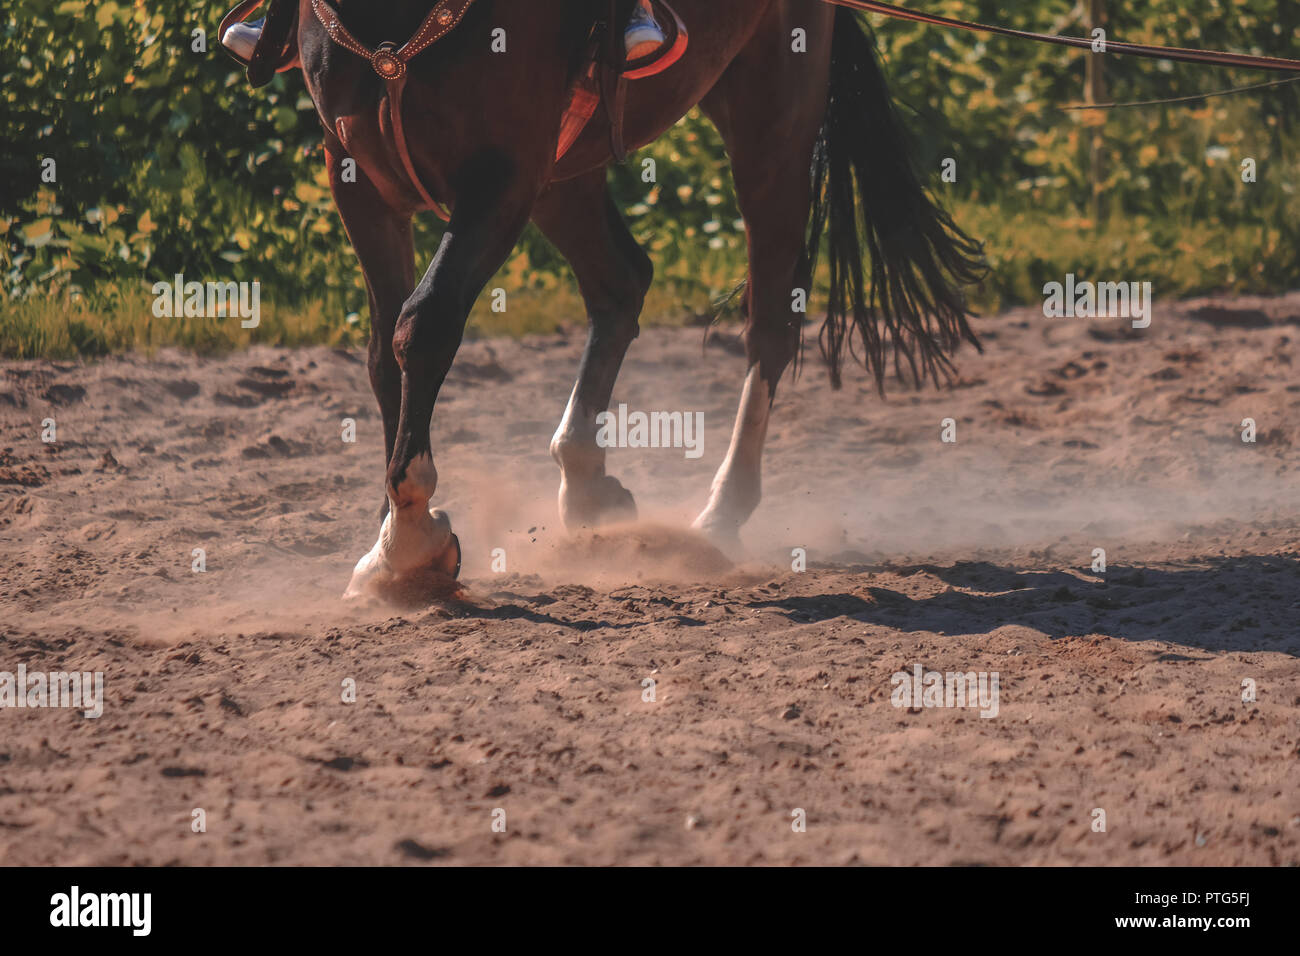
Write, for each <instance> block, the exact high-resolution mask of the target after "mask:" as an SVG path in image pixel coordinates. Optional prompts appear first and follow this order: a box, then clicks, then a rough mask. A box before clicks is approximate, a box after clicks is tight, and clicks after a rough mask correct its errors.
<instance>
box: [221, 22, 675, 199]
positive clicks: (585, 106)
mask: <svg viewBox="0 0 1300 956" xmlns="http://www.w3.org/2000/svg"><path fill="white" fill-rule="evenodd" d="M265 2H266V0H243V2H242V3H240V4H239V6H237V7H235V9H234V10H232V11H230V13H228V14H226V16H225V18H224V19H223V20H222V21H221V26H220V28H219V30H220V32H219V33H218V36H225V33H226V30H227V29H228V28H229V27H231V26H233V25H234V24H235V23H238V22H240V21H242V20H245V19H247V18H248V16H249V15H250V14H251V13H252V12H253V11H254V10H256V9H257V8H258V7H260V6H262V4H263V3H265ZM624 3H625V0H609V12H608V15H607V16H606V17H603V18H602V19H600V20H598V21H597V22H596V24H595V25H594V26H593V27H592V29H591V34H590V36H589V38H588V41H587V50H586V54H585V56H584V59H583V66H582V68H581V69H580V70H579V71H578V74H577V76H576V77H575V78H574V80H573V83H572V85H571V87H570V90H569V102H568V107H567V108H566V110H565V112H564V117H563V119H562V120H561V122H560V134H559V141H558V144H557V147H556V156H555V159H556V162H559V161H560V160H561V159H562V158H564V156H565V155H566V154H567V153H568V152H569V150H570V149H571V148H572V147H573V145H574V144H575V143H576V142H577V141H578V138H579V137H580V136H581V135H582V133H583V131H584V130H585V129H586V128H587V126H588V125H589V124H590V123H591V120H592V117H594V116H595V115H596V110H597V109H598V108H599V107H600V105H601V104H602V103H603V104H604V106H605V111H606V114H607V116H608V118H609V126H610V153H611V154H612V156H613V158H614V160H615V161H616V162H622V161H623V160H624V158H625V157H626V155H627V150H626V146H625V144H624V140H623V112H624V103H625V100H626V93H627V81H628V80H637V79H644V78H646V77H649V76H654V75H655V74H657V73H661V72H663V71H664V70H666V69H668V67H670V66H672V65H673V64H674V63H676V62H677V61H678V60H680V59H681V58H682V56H683V54H685V52H686V49H687V46H688V45H689V43H690V38H689V36H688V34H687V31H686V26H685V24H684V23H683V22H682V19H681V17H679V16H678V15H677V11H675V10H674V9H673V8H672V7H671V6H669V5H668V2H667V0H651V3H652V4H653V5H654V7H655V8H656V10H655V12H656V17H657V18H658V20H659V22H660V24H661V25H664V26H665V30H664V33H665V37H666V40H665V42H664V44H663V45H662V46H661V47H660V49H659V50H657V51H656V52H654V53H652V54H650V55H649V56H646V57H642V58H640V59H638V60H634V61H632V62H628V61H627V57H626V53H625V51H624V47H623V43H622V42H621V39H622V37H621V33H620V30H619V26H620V23H621V20H622V17H621V16H620V10H621V7H622V6H623V4H624ZM473 4H474V0H438V2H437V3H436V4H435V5H434V7H433V9H432V10H431V11H429V15H428V16H427V17H425V19H424V22H423V23H421V24H420V27H419V29H418V30H416V32H415V35H414V36H412V37H411V39H409V40H408V41H407V42H406V43H405V44H403V45H402V46H400V47H399V46H397V45H396V44H394V43H391V42H387V43H381V44H380V45H379V46H378V47H376V48H375V49H371V48H370V47H367V46H366V45H365V44H363V43H361V42H360V41H359V40H357V39H356V37H354V36H353V35H352V34H351V33H349V32H348V30H347V28H346V27H345V26H344V25H343V22H342V20H340V19H339V15H338V13H337V12H336V11H335V10H334V8H333V7H332V6H331V5H330V4H329V3H328V2H327V0H311V9H312V12H313V13H314V14H315V15H316V19H317V20H319V21H320V24H321V26H323V27H324V28H325V32H326V33H327V34H329V37H330V39H331V40H333V41H334V42H335V43H337V44H338V45H339V46H341V47H343V49H345V50H347V51H349V52H350V53H354V54H356V55H357V56H359V57H361V58H362V59H363V60H366V61H367V62H369V63H370V65H371V67H372V68H373V69H374V71H375V72H376V73H377V74H379V76H380V77H381V78H382V79H383V80H384V84H385V86H386V88H387V92H388V110H389V113H390V115H391V118H392V130H393V139H394V145H395V146H396V148H397V153H398V155H399V157H400V158H401V160H402V166H403V168H404V169H405V170H406V175H407V178H408V179H409V180H410V184H411V186H412V187H413V188H414V189H415V191H416V193H418V194H419V196H420V199H421V200H422V201H423V203H424V205H425V207H426V208H429V209H432V210H434V212H436V213H437V214H438V215H439V216H441V217H442V218H443V219H444V220H449V219H450V218H451V217H450V215H449V213H448V212H447V210H446V209H444V208H443V206H442V204H441V203H439V202H438V201H437V200H436V199H434V198H433V197H432V196H430V195H429V193H428V192H427V191H426V190H425V188H424V185H423V184H422V183H421V182H420V178H419V176H418V175H416V172H415V166H414V164H413V163H412V162H411V154H410V151H409V149H408V148H407V145H406V132H405V129H404V127H403V124H402V92H403V90H404V88H405V85H406V72H407V64H408V63H409V62H410V61H411V60H412V59H414V58H415V57H416V56H418V55H419V54H421V53H423V52H424V51H425V50H427V49H428V48H429V47H431V46H433V44H435V43H437V42H438V41H439V40H441V39H442V38H443V37H445V36H446V35H447V34H449V33H450V32H451V31H452V30H454V29H455V28H456V27H457V26H458V25H459V24H460V22H461V21H462V20H463V19H464V18H465V15H466V14H467V13H468V12H469V8H470V7H471V6H473ZM297 25H298V5H297V4H296V3H292V2H285V0H270V10H269V11H268V13H267V15H266V23H265V25H264V26H263V28H262V34H261V37H260V38H259V40H258V43H257V46H256V48H255V49H254V50H253V55H252V57H251V58H250V59H249V61H248V62H247V63H245V64H244V65H245V66H246V67H247V71H248V80H249V82H250V83H251V84H252V85H253V86H255V87H257V86H263V85H265V84H266V83H269V82H270V81H271V78H272V77H273V76H274V75H275V74H276V73H277V72H280V71H282V70H286V69H290V68H291V67H293V66H295V65H296V64H297V60H298V49H297V47H298V44H297V35H298V31H297ZM227 52H229V51H227ZM231 55H232V56H233V55H234V54H231ZM235 59H237V60H239V58H238V57H235ZM240 62H243V61H242V60H240Z"/></svg>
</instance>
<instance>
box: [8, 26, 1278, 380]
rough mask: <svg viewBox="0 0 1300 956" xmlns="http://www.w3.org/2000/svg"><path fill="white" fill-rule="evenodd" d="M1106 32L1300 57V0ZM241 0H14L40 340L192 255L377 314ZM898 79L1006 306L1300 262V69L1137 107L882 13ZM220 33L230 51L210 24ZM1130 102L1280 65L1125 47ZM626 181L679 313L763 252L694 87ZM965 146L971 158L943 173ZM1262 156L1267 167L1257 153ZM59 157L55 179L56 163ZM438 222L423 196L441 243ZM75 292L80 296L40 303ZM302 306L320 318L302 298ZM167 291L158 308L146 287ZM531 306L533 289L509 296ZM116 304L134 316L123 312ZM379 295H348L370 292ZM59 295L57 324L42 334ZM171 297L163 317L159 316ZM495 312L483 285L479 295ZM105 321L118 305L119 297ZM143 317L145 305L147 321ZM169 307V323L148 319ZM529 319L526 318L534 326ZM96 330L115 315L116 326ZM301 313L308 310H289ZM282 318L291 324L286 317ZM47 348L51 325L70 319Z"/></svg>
mask: <svg viewBox="0 0 1300 956" xmlns="http://www.w3.org/2000/svg"><path fill="white" fill-rule="evenodd" d="M1110 6H1111V11H1110V15H1111V18H1112V19H1111V22H1110V23H1109V28H1108V32H1109V36H1110V38H1111V39H1125V40H1137V41H1146V42H1154V43H1163V44H1169V45H1181V46H1201V47H1217V48H1227V49H1234V50H1243V51H1258V52H1261V53H1272V54H1277V55H1286V54H1287V53H1289V52H1292V50H1293V48H1294V45H1295V40H1296V38H1297V34H1298V32H1300V31H1298V29H1297V25H1298V22H1300V21H1298V19H1297V18H1298V17H1300V4H1294V3H1289V2H1273V0H1144V2H1143V3H1142V4H1119V3H1117V2H1114V0H1112V2H1111V4H1110ZM925 7H926V9H930V10H933V11H935V12H939V13H944V14H948V15H952V16H959V17H963V18H972V19H980V20H985V21H988V22H997V23H1004V24H1007V25H1009V26H1016V27H1021V28H1024V29H1035V30H1060V31H1061V32H1066V33H1074V34H1076V35H1082V34H1086V32H1087V31H1086V29H1085V28H1084V26H1083V25H1082V24H1079V23H1077V22H1075V21H1074V20H1072V19H1071V17H1072V15H1074V14H1072V11H1076V5H1075V3H1074V0H1036V2H1032V3H1022V4H1005V3H1002V2H1000V0H929V2H927V3H925ZM223 13H224V4H217V5H215V6H214V5H212V4H209V3H201V2H199V0H154V2H151V3H149V4H143V3H139V2H137V3H134V4H128V3H124V2H123V3H117V2H113V0H104V2H96V3H90V2H87V0H9V3H8V4H6V7H5V10H4V13H3V14H0V71H2V72H0V88H2V92H0V117H3V125H4V129H5V132H6V134H7V137H8V142H9V146H8V148H7V149H5V150H4V151H3V152H0V190H3V192H2V193H0V295H3V297H4V298H5V300H6V303H5V306H4V310H5V312H6V313H7V314H6V316H5V317H4V320H3V323H0V350H2V351H3V352H4V353H5V354H15V353H16V352H19V351H21V352H23V353H24V354H26V353H28V352H29V351H30V349H32V348H33V347H34V343H35V342H37V341H47V342H49V343H53V342H54V341H55V340H57V342H58V343H61V344H59V345H58V346H57V347H58V348H59V349H63V350H70V351H72V352H79V353H83V354H96V353H98V352H101V351H103V350H106V349H111V348H117V347H123V346H124V345H126V346H131V347H135V346H139V345H147V344H149V343H158V342H162V341H167V340H168V339H177V338H179V339H180V340H182V341H187V342H188V343H189V344H195V345H199V344H201V343H202V342H203V341H205V333H203V332H201V331H193V332H191V333H183V332H182V331H177V330H169V329H166V328H156V327H153V326H150V328H149V330H148V334H144V333H139V334H134V335H128V334H127V332H126V329H125V328H124V327H123V326H124V325H125V324H129V323H130V322H131V321H136V320H137V319H136V318H135V317H138V316H140V315H142V314H143V313H142V308H141V303H142V302H144V301H146V300H145V299H144V293H145V291H147V289H148V287H149V285H151V284H152V283H153V282H154V281H157V280H159V279H165V280H166V279H170V277H171V276H172V275H173V274H175V273H177V272H183V273H187V274H190V275H195V276H198V275H202V276H219V277H221V278H222V279H223V280H234V281H242V280H252V279H256V278H264V277H265V276H267V275H268V274H273V275H274V276H275V297H274V299H275V306H276V308H278V309H280V310H284V312H285V318H284V320H283V321H282V322H280V323H279V325H278V326H277V325H276V323H268V324H267V327H266V328H265V329H260V330H258V334H257V337H258V338H259V340H284V341H298V340H299V339H300V338H303V337H305V338H307V339H310V338H311V337H312V333H311V331H310V329H309V328H308V327H306V326H304V325H303V322H304V321H307V319H309V318H310V317H312V316H316V317H318V319H317V321H318V322H319V324H320V328H319V329H318V330H317V333H316V338H317V339H318V340H320V341H332V342H340V343H348V342H354V341H361V340H362V339H363V338H364V335H365V319H364V316H365V312H366V308H365V295H364V288H363V286H362V282H361V277H360V271H359V269H358V268H357V266H356V263H355V260H354V258H353V256H352V253H351V250H350V247H349V246H348V244H347V240H346V237H345V235H344V232H343V228H342V225H341V223H340V221H339V218H338V215H337V213H336V212H335V211H334V209H333V205H332V202H331V200H330V196H329V190H328V188H327V184H326V180H325V176H324V171H323V157H322V149H321V143H320V132H319V123H318V120H317V118H316V116H315V112H314V110H313V108H312V105H311V102H310V100H309V98H308V97H307V95H306V93H305V91H304V89H303V86H302V82H301V79H300V77H298V76H297V75H295V74H292V73H290V74H282V75H280V76H278V77H276V79H275V80H274V81H273V82H272V83H271V84H270V85H269V86H267V87H265V88H263V89H261V90H251V89H249V88H248V86H247V84H246V82H245V81H244V77H243V74H242V71H241V70H240V69H239V68H238V66H237V65H236V64H235V63H233V62H232V61H231V60H230V59H228V58H227V57H226V56H225V55H224V54H223V53H222V52H221V51H220V50H219V49H218V48H217V43H216V31H217V23H218V21H219V19H220V16H221V15H222V14H223ZM872 22H873V24H875V26H876V29H877V37H878V42H879V46H880V49H881V52H882V55H883V57H884V59H885V61H886V65H887V69H888V71H889V73H890V74H891V76H892V79H893V82H894V86H895V93H896V96H897V98H898V100H899V102H900V103H901V104H903V109H904V112H905V114H907V116H908V119H909V125H910V126H911V127H912V129H913V130H914V131H915V132H916V135H917V145H918V151H919V156H920V158H921V162H922V164H923V167H924V168H925V169H927V170H931V171H933V172H934V173H935V177H934V180H933V183H934V188H935V190H936V193H938V194H939V195H940V196H941V197H942V198H943V199H944V200H945V202H947V203H948V204H950V205H951V206H952V207H953V208H954V209H955V210H956V212H957V215H958V219H959V221H960V222H961V223H962V224H963V225H964V226H965V227H966V228H967V230H968V231H970V232H971V233H972V234H974V235H976V236H978V237H980V238H982V239H984V240H986V242H987V243H988V249H989V253H990V258H991V261H992V262H993V264H994V266H995V270H994V273H993V275H992V276H991V277H990V280H989V283H988V285H987V287H986V288H985V289H984V290H983V292H982V293H981V299H982V301H983V302H984V303H985V304H998V303H1014V302H1024V301H1031V300H1035V299H1037V298H1038V297H1039V294H1040V293H1039V290H1040V289H1041V286H1042V283H1043V282H1045V281H1048V280H1050V279H1059V278H1060V277H1061V276H1062V275H1063V274H1064V273H1065V272H1067V271H1074V272H1076V273H1079V274H1084V273H1087V272H1090V271H1095V272H1097V273H1102V272H1104V273H1105V274H1108V275H1115V274H1120V275H1132V276H1134V277H1141V278H1144V279H1150V280H1151V281H1152V282H1153V283H1154V284H1155V289H1156V292H1157V294H1159V295H1173V294H1186V293H1193V292H1201V291H1207V290H1213V289H1250V290H1260V291H1270V290H1280V289H1284V288H1286V287H1288V285H1290V284H1294V275H1295V266H1296V249H1297V240H1300V218H1298V217H1297V216H1296V195H1295V189H1296V183H1297V182H1300V175H1297V174H1298V173H1300V150H1297V146H1300V136H1298V134H1297V129H1296V117H1297V116H1300V109H1298V107H1300V84H1289V85H1284V86H1278V87H1273V88H1270V89H1265V90H1258V91H1253V92H1249V93H1245V94H1242V95H1239V96H1235V97H1225V98H1215V99H1207V100H1204V101H1200V102H1195V103H1192V104H1189V105H1176V106H1157V107H1144V108H1136V109H1124V110H1114V111H1110V112H1106V113H1098V112H1087V111H1076V112H1070V111H1066V110H1064V109H1062V108H1061V107H1063V106H1065V105H1067V104H1070V103H1075V102H1077V101H1078V100H1079V99H1080V98H1081V94H1082V89H1083V71H1084V60H1085V56H1086V54H1083V53H1078V52H1072V51H1066V50H1063V49H1061V48H1059V47H1052V46H1046V45H1037V44H1033V43H1028V42H1024V41H1016V40H1011V39H1006V38H999V37H989V36H986V35H983V34H979V35H976V34H970V33H962V32H956V31H949V30H942V29H937V28H929V27H924V26H921V25H917V24H910V23H902V22H899V21H892V20H891V21H885V20H881V19H879V18H874V17H873V18H872ZM199 28H202V29H203V30H205V31H206V36H207V50H206V52H196V51H195V50H194V49H193V44H194V31H195V30H196V29H199ZM1104 62H1105V67H1106V71H1107V79H1108V83H1109V87H1110V92H1111V94H1112V95H1113V96H1114V98H1116V99H1119V100H1134V99H1150V98H1157V97H1164V96H1173V95H1183V94H1189V93H1197V92H1207V91H1211V90H1215V89H1221V88H1223V87H1226V86H1231V85H1241V84H1246V83H1252V82H1259V81H1261V80H1266V79H1270V78H1271V77H1269V76H1262V75H1260V74H1258V73H1250V72H1247V71H1239V70H1226V69H1217V68H1209V67H1202V66H1193V65H1187V64H1171V63H1169V62H1167V61H1149V60H1136V59H1125V58H1120V57H1115V56H1107V57H1106V58H1105V61H1104ZM1095 124H1099V128H1100V131H1101V135H1102V142H1103V144H1104V146H1103V152H1102V157H1103V163H1102V170H1103V173H1104V179H1103V189H1102V194H1101V203H1100V209H1099V210H1098V211H1099V213H1100V215H1099V216H1098V217H1096V218H1094V217H1093V216H1092V209H1091V208H1090V201H1089V199H1090V193H1091V181H1090V165H1089V142H1090V139H1091V136H1092V133H1093V130H1094V126H1095ZM643 156H653V157H654V158H655V159H656V161H657V167H658V174H659V181H658V183H657V184H654V185H653V186H652V187H648V186H647V185H646V184H644V183H642V182H641V179H640V176H639V166H638V164H637V162H635V161H634V162H632V163H630V164H629V165H628V166H627V167H625V168H619V169H615V170H614V171H613V172H612V174H611V182H612V183H613V187H614V190H615V194H616V196H617V198H618V200H619V201H620V203H621V204H622V205H623V207H624V208H625V210H626V211H627V216H628V220H629V223H630V225H631V227H632V229H633V231H634V233H635V234H636V235H637V238H638V239H639V240H640V241H642V243H643V244H644V245H645V246H646V248H647V249H648V250H649V251H650V252H651V254H652V255H653V256H654V258H655V261H656V265H657V267H658V271H659V275H660V276H661V277H662V278H665V279H667V280H668V282H667V283H666V284H665V286H664V288H665V289H666V290H668V291H667V292H666V293H662V292H661V294H660V296H659V297H658V298H657V299H655V300H654V302H653V305H654V309H655V311H657V312H658V313H660V317H664V318H667V317H672V316H676V317H678V318H680V317H681V316H682V315H686V314H692V313H698V312H701V311H705V310H707V308H708V303H709V301H710V300H711V299H714V298H717V297H718V296H720V295H721V294H723V293H725V292H726V291H728V289H729V288H730V287H731V285H732V284H733V283H734V282H735V280H737V279H738V278H740V277H741V276H742V275H743V273H744V237H743V231H742V229H741V226H740V221H739V212H738V211H737V207H736V202H735V198H734V195H733V194H732V190H731V182H730V177H729V175H728V163H727V158H726V155H725V153H724V151H723V150H722V147H721V144H720V142H719V139H718V136H717V134H716V133H715V132H714V130H713V129H712V127H711V126H710V125H709V124H708V122H707V121H706V120H704V119H703V118H702V117H701V116H700V115H699V114H698V112H694V113H692V114H691V115H689V116H688V117H686V118H685V119H683V120H682V121H681V122H680V123H679V124H678V125H677V126H676V127H675V128H674V129H673V130H672V131H671V133H670V134H669V135H668V136H666V137H664V138H663V139H661V140H660V141H659V142H658V143H656V144H654V145H653V146H651V147H649V148H648V149H647V150H646V151H645V152H644V153H643V154H642V156H638V157H636V159H637V160H639V159H641V158H643ZM945 157H952V158H955V159H956V160H957V163H958V180H957V182H956V183H952V184H943V183H940V182H939V180H938V176H937V173H938V170H939V164H940V162H941V161H942V159H943V158H945ZM1245 157H1251V158H1253V159H1255V160H1256V163H1257V165H1258V182H1256V183H1253V184H1249V185H1247V184H1244V183H1242V181H1241V177H1240V175H1239V164H1240V162H1241V160H1242V159H1243V158H1245ZM47 159H52V160H54V162H55V163H56V173H57V179H56V181H55V182H53V183H47V182H43V181H42V174H43V171H44V169H45V167H44V166H43V165H42V164H43V162H44V161H45V160H47ZM439 235H440V224H439V223H438V222H437V221H436V220H434V219H433V218H432V217H422V220H421V222H420V223H419V225H418V227H417V248H418V250H419V252H420V255H421V256H422V257H423V258H426V259H427V257H428V256H430V255H431V254H432V252H433V250H434V249H435V248H436V243H437V241H438V238H439ZM500 282H501V283H502V284H504V286H505V287H506V288H507V289H508V290H509V291H511V292H512V294H513V293H514V292H520V293H524V294H526V295H528V296H529V298H528V301H529V302H530V303H535V304H537V308H538V310H539V315H545V316H546V317H545V319H544V320H542V321H541V325H542V326H545V325H546V324H547V323H549V322H550V321H551V318H550V317H549V315H547V310H546V309H545V307H544V306H543V305H542V304H541V303H544V302H545V301H546V299H547V297H548V296H554V297H555V298H556V300H557V301H558V302H562V303H563V308H564V310H565V312H564V314H565V317H566V318H576V315H575V314H574V313H575V312H576V311H577V310H576V306H575V300H574V299H573V297H572V295H571V293H570V292H567V291H565V292H563V294H562V293H561V290H567V288H568V285H567V284H568V282H569V273H568V270H567V268H566V266H565V265H564V263H563V261H562V260H561V259H560V257H559V256H558V255H557V254H556V252H555V251H554V250H553V249H551V248H550V247H549V245H548V244H547V243H546V242H545V241H544V240H543V239H542V238H541V237H540V236H539V235H538V234H537V233H536V232H535V231H531V230H530V231H529V233H528V234H527V235H526V236H525V238H524V240H523V242H522V243H521V245H520V247H519V249H518V250H517V251H516V254H515V257H514V259H512V261H511V262H510V263H508V264H507V266H506V267H505V268H504V269H503V270H502V276H501V277H500ZM48 302H53V303H55V304H56V308H54V309H53V310H50V309H47V308H45V306H44V305H43V304H42V303H48ZM295 309H296V310H300V311H301V312H302V315H303V316H305V317H307V319H305V318H302V317H299V318H290V317H289V316H288V311H289V310H295ZM144 311H146V312H147V310H144ZM512 311H514V310H512ZM97 312H106V313H108V314H111V315H114V316H116V318H114V319H113V320H112V324H113V329H116V331H113V330H106V329H104V328H99V327H98V326H97V324H96V320H95V319H94V314H95V313H97ZM354 313H360V315H361V316H362V318H361V319H360V321H358V320H357V319H356V318H355V317H354V318H353V320H352V322H351V323H349V322H348V321H347V317H348V316H349V315H353V314H354ZM58 315H61V316H63V319H62V320H61V321H62V323H63V324H62V325H61V326H60V331H59V332H58V334H57V335H54V336H52V337H46V338H45V339H41V338H40V337H39V336H38V337H36V338H33V334H34V332H33V330H34V329H35V328H37V327H38V326H39V324H40V322H43V321H52V317H53V316H58ZM149 318H150V319H152V317H149ZM480 319H482V320H484V323H483V324H484V326H485V327H491V328H494V329H496V330H505V331H509V330H512V329H511V327H509V326H501V325H500V323H497V324H496V325H492V324H491V316H490V315H489V314H487V313H485V312H484V311H483V310H482V309H481V308H480V309H478V310H476V319H475V321H476V322H477V321H479V320H480ZM105 321H107V320H105ZM138 321H141V322H145V320H144V319H138ZM145 324H148V323H147V322H146V323H145ZM536 325H537V322H536V321H534V323H533V325H532V326H529V325H527V324H526V323H525V325H524V326H519V327H515V328H513V330H514V331H519V330H521V329H522V328H523V327H534V326H536ZM97 329H98V331H97ZM291 329H292V330H296V331H291ZM275 336H280V338H279V339H276V338H274V337H275ZM48 347H50V348H53V347H55V346H54V345H53V344H50V345H48Z"/></svg>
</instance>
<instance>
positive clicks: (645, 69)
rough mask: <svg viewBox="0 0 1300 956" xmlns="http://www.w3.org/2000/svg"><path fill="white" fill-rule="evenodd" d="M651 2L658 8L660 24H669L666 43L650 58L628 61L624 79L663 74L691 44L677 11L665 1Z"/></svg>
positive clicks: (624, 69) (655, 0)
mask: <svg viewBox="0 0 1300 956" xmlns="http://www.w3.org/2000/svg"><path fill="white" fill-rule="evenodd" d="M651 2H652V3H653V4H654V6H655V7H656V8H657V13H658V14H659V16H658V19H659V22H660V23H661V24H667V29H666V30H665V31H664V36H665V39H664V42H663V44H662V45H661V46H660V47H659V49H658V50H655V51H654V52H653V53H651V54H650V55H649V56H642V57H638V58H636V59H635V60H628V61H627V63H625V64H624V66H623V77H624V79H628V80H643V79H645V78H646V77H648V76H655V75H656V74H658V73H662V72H663V71H664V70H666V69H668V68H669V67H670V66H672V65H673V64H674V63H676V62H677V61H678V60H680V59H681V58H682V56H683V55H684V54H685V53H686V48H687V46H688V45H689V44H690V37H689V35H688V34H687V32H686V24H685V23H683V22H682V18H681V17H679V16H678V15H677V11H676V10H674V9H673V8H672V7H670V6H669V5H668V4H667V3H665V2H664V0H651Z"/></svg>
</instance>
